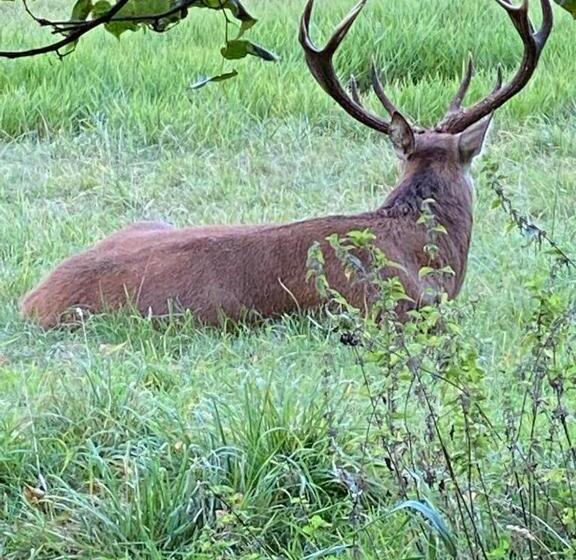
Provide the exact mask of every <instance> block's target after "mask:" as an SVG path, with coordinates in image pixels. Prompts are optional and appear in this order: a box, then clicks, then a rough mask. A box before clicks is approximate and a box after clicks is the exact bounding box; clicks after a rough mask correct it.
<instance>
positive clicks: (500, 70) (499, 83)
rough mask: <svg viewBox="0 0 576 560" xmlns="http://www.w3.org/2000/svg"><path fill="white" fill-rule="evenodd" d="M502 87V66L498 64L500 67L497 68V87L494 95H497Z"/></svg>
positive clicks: (493, 91)
mask: <svg viewBox="0 0 576 560" xmlns="http://www.w3.org/2000/svg"><path fill="white" fill-rule="evenodd" d="M501 87H502V66H500V64H498V67H497V68H496V85H495V86H494V89H493V90H492V93H496V92H497V91H498V90H499V89H500V88H501Z"/></svg>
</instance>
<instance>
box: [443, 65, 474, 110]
mask: <svg viewBox="0 0 576 560" xmlns="http://www.w3.org/2000/svg"><path fill="white" fill-rule="evenodd" d="M473 75H474V60H473V59H472V54H470V55H469V56H468V64H467V65H466V71H465V72H464V77H463V78H462V81H461V82H460V86H459V88H458V91H457V92H456V95H455V96H454V97H453V98H452V101H450V105H448V111H447V112H446V115H453V114H454V113H457V112H458V111H459V110H460V109H461V107H462V101H464V97H466V93H467V92H468V88H469V87H470V82H471V81H472V76H473Z"/></svg>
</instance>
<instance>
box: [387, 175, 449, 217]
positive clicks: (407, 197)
mask: <svg viewBox="0 0 576 560" xmlns="http://www.w3.org/2000/svg"><path fill="white" fill-rule="evenodd" d="M450 190H451V189H450V183H449V181H447V180H446V179H444V178H442V177H441V176H440V175H439V174H438V173H436V172H435V171H433V170H432V169H430V168H428V169H422V170H421V171H417V172H416V173H414V174H413V175H410V176H409V177H406V178H405V179H404V181H402V182H401V183H400V184H399V185H398V186H397V187H396V188H395V189H394V190H393V191H392V192H391V193H390V194H389V195H388V197H387V198H386V200H385V201H384V204H383V205H382V206H381V207H380V209H379V213H383V214H385V215H386V216H390V217H393V216H406V215H407V214H417V215H420V214H421V212H422V201H423V200H426V199H427V198H433V199H435V200H438V198H439V197H443V196H445V195H446V194H447V193H448V192H449V191H450ZM443 202H444V201H443Z"/></svg>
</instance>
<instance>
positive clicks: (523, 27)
mask: <svg viewBox="0 0 576 560" xmlns="http://www.w3.org/2000/svg"><path fill="white" fill-rule="evenodd" d="M496 2H497V3H498V5H500V6H501V7H502V8H504V9H505V10H506V12H507V13H508V15H509V17H510V19H511V21H512V23H513V25H514V27H515V28H516V31H517V32H518V35H520V38H521V39H522V42H523V44H524V54H523V56H522V62H521V64H520V67H519V69H518V70H517V71H516V74H515V75H514V77H513V78H512V80H511V81H510V82H509V83H507V84H504V85H501V78H500V77H499V79H498V80H499V82H498V86H499V87H497V88H496V89H494V91H492V93H490V94H489V95H488V96H487V97H485V98H484V99H482V100H481V101H479V102H478V103H476V104H475V105H473V106H472V107H469V108H468V109H460V110H458V111H457V112H455V113H452V114H450V113H449V114H448V115H447V116H446V117H445V118H444V119H443V120H442V122H441V123H440V124H439V125H438V126H437V127H436V130H438V131H440V132H450V133H454V134H455V133H458V132H462V131H463V130H465V129H466V128H468V127H469V126H470V125H471V124H473V123H475V122H477V121H479V120H480V119H481V118H483V117H485V116H486V115H489V114H490V113H493V112H494V111H495V110H496V109H498V108H499V107H501V106H502V105H504V103H506V102H507V101H508V100H509V99H511V98H512V97H514V96H515V95H516V94H517V93H518V92H520V91H521V90H522V89H523V88H524V86H526V84H527V83H528V82H529V81H530V78H531V77H532V75H533V74H534V70H535V69H536V66H537V65H538V61H539V59H540V55H541V54H542V50H543V49H544V46H545V45H546V41H547V40H548V37H549V36H550V32H551V31H552V26H553V23H554V22H553V14H552V6H551V4H550V0H540V5H541V8H542V25H541V27H540V29H539V30H538V31H536V32H535V31H534V27H533V25H532V22H531V21H530V17H529V15H528V0H522V4H520V5H519V6H515V5H513V4H512V3H511V2H510V1H509V0H496ZM499 75H500V74H499Z"/></svg>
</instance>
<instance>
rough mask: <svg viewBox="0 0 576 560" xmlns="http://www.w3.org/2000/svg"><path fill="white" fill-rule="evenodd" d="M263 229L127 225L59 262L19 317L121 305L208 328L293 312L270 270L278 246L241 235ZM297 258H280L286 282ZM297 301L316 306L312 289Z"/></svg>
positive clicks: (299, 265)
mask: <svg viewBox="0 0 576 560" xmlns="http://www.w3.org/2000/svg"><path fill="white" fill-rule="evenodd" d="M156 226H158V227H156ZM270 227H271V226H215V227H211V226H206V227H199V228H186V229H184V230H178V229H175V228H172V227H171V226H168V225H166V224H159V225H155V224H136V225H134V226H130V227H129V228H126V229H125V230H121V231H120V232H117V233H116V234H114V235H112V236H110V237H108V238H106V239H104V240H103V241H101V242H100V243H98V244H96V245H95V246H93V247H92V248H90V249H88V250H86V251H84V252H82V253H79V254H77V255H74V256H72V257H70V258H68V259H67V260H65V261H64V262H62V263H61V264H60V265H59V266H58V267H56V269H54V270H53V271H52V272H51V273H50V274H49V275H48V276H47V277H46V278H45V279H44V280H43V281H42V282H41V283H40V284H39V285H38V286H37V287H36V288H35V289H34V290H32V291H31V292H30V293H29V294H27V295H26V296H25V297H24V299H23V301H22V311H23V314H24V315H25V316H27V317H30V318H32V319H33V320H35V321H37V322H38V323H39V324H40V325H41V326H43V327H44V328H51V327H54V326H56V325H58V324H60V323H62V322H66V321H67V320H69V319H70V318H71V317H73V316H74V314H75V310H77V309H81V310H85V311H88V312H91V313H97V312H103V311H111V310H115V309H119V308H121V307H124V306H126V305H133V306H135V307H136V308H137V309H138V310H139V311H140V312H141V313H142V314H151V315H155V316H158V315H165V314H168V313H171V312H174V311H182V310H184V309H187V310H191V311H192V312H193V314H194V315H195V316H196V317H197V318H198V319H199V320H200V321H201V322H204V323H208V324H217V323H218V322H219V321H220V320H221V318H222V316H227V317H230V318H233V319H238V318H240V317H241V316H242V315H243V314H244V312H245V311H246V310H254V311H256V312H259V313H261V314H263V315H266V316H269V315H274V314H276V313H282V312H284V311H287V310H289V309H290V308H293V307H295V304H294V301H293V299H292V298H293V297H295V296H294V295H292V294H291V293H290V288H287V287H286V286H284V285H282V282H281V279H279V278H278V277H277V276H276V275H275V274H274V272H273V271H274V270H276V271H278V268H279V267H280V268H283V266H282V262H279V260H280V261H283V260H285V259H284V257H283V255H282V248H281V247H279V246H275V244H274V243H270V241H269V240H267V241H266V242H263V240H262V238H261V237H260V236H256V237H255V238H254V237H253V236H251V235H243V234H248V233H254V232H256V231H258V230H266V229H269V228H270ZM300 253H301V252H300ZM239 256H240V258H238V257H239ZM300 256H301V258H300V259H299V261H298V256H297V255H295V254H294V253H292V254H291V256H290V257H287V258H289V259H292V260H291V262H290V266H289V268H290V273H289V274H288V277H287V278H286V283H287V284H289V285H290V284H291V280H290V278H291V277H294V276H295V274H296V275H298V274H299V275H300V276H302V277H304V275H305V267H306V253H305V252H304V253H303V254H300ZM271 260H273V261H274V262H271ZM266 263H268V266H267V265H266ZM297 296H298V297H300V298H301V303H302V305H303V306H304V307H309V306H310V305H313V304H314V303H316V301H317V297H316V295H315V294H314V293H313V291H310V292H308V291H306V293H299V294H297ZM311 299H312V300H314V301H311Z"/></svg>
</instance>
